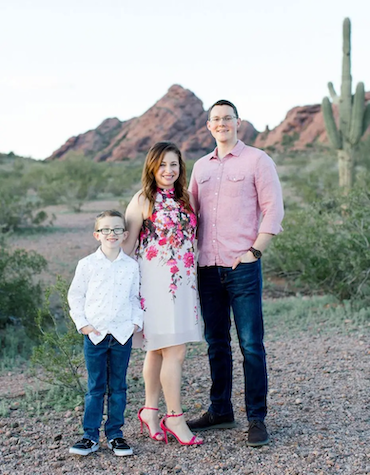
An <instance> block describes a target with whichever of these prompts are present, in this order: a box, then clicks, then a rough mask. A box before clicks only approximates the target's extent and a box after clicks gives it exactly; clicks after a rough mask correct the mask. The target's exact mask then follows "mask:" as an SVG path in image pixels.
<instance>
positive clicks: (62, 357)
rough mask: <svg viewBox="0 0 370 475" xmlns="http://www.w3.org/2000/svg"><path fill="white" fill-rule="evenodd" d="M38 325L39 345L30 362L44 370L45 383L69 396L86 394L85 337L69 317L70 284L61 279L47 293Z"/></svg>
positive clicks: (38, 318) (37, 319) (37, 318)
mask: <svg viewBox="0 0 370 475" xmlns="http://www.w3.org/2000/svg"><path fill="white" fill-rule="evenodd" d="M51 300H52V302H51ZM50 322H51V324H50ZM36 326H37V329H38V331H39V335H40V345H39V346H36V347H35V348H34V349H33V354H32V357H31V361H32V364H33V365H34V366H36V367H41V368H42V369H43V376H42V380H43V381H45V382H47V383H49V384H51V385H54V386H59V387H61V388H64V389H65V390H66V391H67V392H68V393H72V394H80V395H82V394H84V392H85V383H84V381H83V378H82V374H81V370H82V368H83V366H84V358H83V352H82V347H83V336H82V335H81V334H79V333H78V332H77V330H76V327H75V325H74V324H73V322H72V320H71V318H70V316H69V309H68V302H67V285H66V282H65V281H64V280H63V279H61V278H60V277H59V278H58V279H57V282H56V284H55V285H53V286H50V287H49V288H48V289H47V290H46V292H45V299H44V306H43V308H42V309H40V310H39V312H38V314H37V317H36Z"/></svg>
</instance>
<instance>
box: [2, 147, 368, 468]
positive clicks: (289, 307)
mask: <svg viewBox="0 0 370 475" xmlns="http://www.w3.org/2000/svg"><path fill="white" fill-rule="evenodd" d="M270 154H271V155H272V157H273V158H274V160H275V162H276V164H277V167H278V172H279V175H280V178H281V182H282V186H283V190H284V196H285V206H286V217H285V219H284V223H283V226H284V232H283V233H282V234H281V235H279V236H277V237H276V238H275V239H274V240H273V244H272V245H271V247H270V248H269V250H268V252H267V253H266V255H265V256H264V262H263V264H264V274H265V322H266V340H267V345H268V346H269V347H270V351H271V352H272V353H274V351H275V345H276V348H278V347H279V348H280V347H281V345H282V344H283V345H288V346H289V341H296V342H298V340H299V339H303V340H302V341H304V342H305V343H304V344H307V345H311V343H312V342H314V341H316V340H315V338H317V335H327V338H328V339H330V338H332V337H333V338H334V340H335V339H339V340H340V341H342V340H341V338H342V337H343V338H345V337H346V335H347V336H348V338H354V339H358V338H360V340H359V341H364V340H362V339H361V338H365V339H366V338H368V335H369V330H370V310H369V299H370V281H369V274H370V271H369V269H370V246H369V242H370V212H369V209H370V206H369V205H370V192H369V189H368V185H367V184H368V183H369V178H370V177H369V173H370V168H369V165H370V164H369V156H370V140H369V139H367V140H364V141H362V142H361V143H360V144H359V146H358V148H357V149H356V165H355V168H356V175H355V176H356V180H355V182H354V185H353V187H352V190H351V191H350V192H346V193H343V192H342V190H341V189H340V187H338V162H337V157H336V152H335V151H334V150H331V149H328V148H324V147H319V146H316V145H313V146H312V147H309V148H307V150H306V151H301V152H297V151H292V150H289V148H288V145H287V144H286V146H285V149H284V151H283V152H278V151H276V150H275V151H272V152H270ZM192 165H193V163H192V162H188V165H187V166H188V170H187V171H188V176H190V172H191V168H192ZM141 168H142V162H141V161H140V160H139V161H137V162H136V161H124V162H120V163H104V162H101V163H95V162H92V161H90V160H88V159H86V158H84V157H81V156H71V157H69V159H67V160H63V161H59V162H58V161H54V162H35V161H33V160H30V159H25V158H22V157H17V156H8V155H0V185H1V186H0V202H1V207H0V213H1V214H0V229H1V236H0V299H1V307H0V357H1V366H0V377H1V375H4V378H5V376H6V375H7V374H13V375H15V377H17V375H18V376H20V375H27V377H30V378H31V377H32V378H34V377H37V379H36V380H34V381H37V382H36V383H33V385H31V386H29V387H27V385H26V388H25V389H24V390H23V391H18V396H16V397H14V396H9V399H7V398H4V399H3V400H2V403H1V404H0V416H1V420H2V421H5V422H2V424H3V426H6V425H7V424H8V422H7V421H8V420H12V419H11V417H12V415H13V414H14V408H15V407H16V408H17V410H19V414H21V413H23V414H27V417H28V418H31V419H32V418H35V420H38V419H41V420H42V418H43V417H44V416H43V415H44V414H45V413H48V414H58V413H60V411H62V413H63V414H64V413H66V414H67V413H68V411H72V412H71V414H75V415H76V417H77V418H78V417H80V409H81V407H82V405H83V395H84V390H85V384H86V383H85V372H84V367H83V358H82V353H81V336H80V335H79V334H78V333H77V332H76V331H75V328H74V327H73V325H72V324H71V321H70V318H69V315H68V308H67V306H66V289H67V287H68V284H69V282H70V280H71V278H72V274H73V270H74V268H75V265H76V262H77V259H80V258H82V257H83V256H84V255H86V254H88V253H90V252H92V251H93V249H94V242H93V240H92V239H91V240H90V241H89V238H90V237H91V225H92V222H93V217H94V215H95V214H97V213H98V212H99V211H101V210H102V209H103V208H106V207H107V206H109V207H113V206H114V207H117V208H121V209H124V207H125V205H126V203H127V202H128V200H129V198H130V197H131V196H132V194H133V193H134V191H136V190H137V189H138V187H139V182H140V175H141ZM46 242H47V243H49V244H48V246H49V247H48V249H49V250H48V252H46V250H45V243H46ZM58 253H59V254H58ZM361 335H362V336H361ZM364 335H365V337H364ZM334 340H333V341H334ZM351 341H352V340H351ZM356 341H357V340H356ZM297 345H298V346H297ZM297 345H296V344H295V343H292V347H294V348H296V350H295V351H297V352H298V353H299V349H298V348H299V345H300V343H297ZM236 351H237V350H236ZM298 353H297V354H298ZM276 354H278V350H277V349H276ZM280 356H281V355H280ZM283 358H286V356H284V357H283ZM142 359H143V355H142V353H141V352H139V351H137V350H135V351H134V352H133V355H132V363H131V370H130V373H129V387H130V403H129V404H128V409H127V411H128V412H127V417H130V416H132V417H134V416H135V414H134V410H133V409H132V407H136V406H137V405H138V404H139V403H140V401H141V399H142V398H143V381H142V378H141V374H140V373H141V363H142ZM198 360H199V361H203V360H204V361H203V363H202V364H203V365H206V347H205V344H198V345H196V344H194V345H189V350H188V356H187V361H188V363H187V364H188V365H189V366H188V370H187V371H188V372H189V376H187V377H186V378H187V379H186V378H185V381H187V382H188V384H189V387H190V388H191V389H190V392H191V394H192V396H191V397H190V398H188V399H186V398H185V401H186V407H185V408H184V409H185V410H189V411H193V413H196V412H197V411H198V412H199V402H197V401H196V394H197V388H199V387H201V386H202V384H203V383H202V381H203V380H202V379H201V378H202V376H201V371H200V372H199V374H198V376H196V374H195V373H194V374H192V371H193V369H190V367H191V368H195V369H194V371H197V370H196V365H195V366H194V364H195V361H198ZM303 360H305V358H303V355H302V364H303ZM283 362H284V359H283ZM315 364H316V363H315ZM317 364H318V363H317ZM338 365H339V363H338ZM338 365H337V366H338ZM334 366H335V367H336V363H335V364H334ZM203 371H204V367H203ZM271 371H272V370H271ZM284 371H285V370H283V372H284ZM297 377H298V376H297ZM20 380H22V378H21V379H20ZM280 383H281V384H283V385H284V382H283V380H282V381H280ZM280 383H279V384H280ZM272 384H273V385H274V384H275V383H274V379H272ZM18 389H19V388H18ZM203 389H204V391H203V393H202V394H203V395H202V401H203V400H204V401H203V402H204V404H207V397H206V396H207V391H208V387H206V385H205V386H204V388H203ZM239 390H240V391H241V393H240V394H242V389H241V388H240V389H239ZM274 391H280V390H279V388H277V389H276V388H275V389H274V386H273V389H272V394H273V392H274ZM287 391H288V389H287ZM288 393H289V391H288ZM288 393H287V394H288ZM271 397H272V396H271ZM295 400H296V401H298V402H295V403H294V402H293V404H296V405H298V406H299V404H301V403H300V402H299V401H300V400H301V399H300V397H299V396H297V397H296V398H295ZM338 404H339V403H338ZM338 407H339V406H338ZM22 411H23V412H22ZM66 411H67V412H66ZM50 417H51V416H50ZM53 417H54V416H53ZM55 417H57V416H55ZM297 417H298V416H297ZM9 418H10V419H9ZM32 420H34V419H32ZM71 420H72V419H71ZM73 420H74V419H73ZM61 422H62V423H63V420H62V421H61ZM3 426H1V425H0V434H1V430H2V429H1V427H3ZM75 426H76V430H79V423H78V424H75ZM128 427H130V425H129V426H128ZM215 443H216V442H215ZM6 447H7V446H5V448H6ZM4 450H5V449H4ZM333 467H335V464H334V465H333ZM333 470H334V469H333ZM35 473H41V472H35ZM55 473H57V472H55ZM97 473H98V472H97ZM112 473H113V472H112ZM114 473H115V472H114ZM117 473H118V472H117ZM120 473H122V472H120ZM123 473H126V472H123ZM135 473H136V472H135ZM138 473H139V472H138ZM145 473H146V472H145ZM147 473H155V472H150V471H148V472H147ZM158 473H159V472H158ZM168 473H172V472H168ZM179 473H180V472H179ZM186 473H187V472H186ZM200 473H203V472H200ZM209 473H211V472H209ZM212 473H213V472H212ZM214 473H218V472H217V471H215V472H214ZM232 473H239V472H237V471H235V472H232ZM250 473H252V472H250ZM254 473H259V472H254ZM261 473H262V472H261ZM266 473H267V472H266ZM276 473H290V472H276ZM292 473H293V472H292ZM296 473H303V472H296ZM312 473H320V472H319V471H317V472H312ZM323 473H324V472H323ZM325 473H326V472H325ZM330 473H351V472H345V471H343V472H340V471H337V472H336V471H335V470H334V471H333V472H330ZM353 473H357V472H353ZM359 473H360V472H359Z"/></svg>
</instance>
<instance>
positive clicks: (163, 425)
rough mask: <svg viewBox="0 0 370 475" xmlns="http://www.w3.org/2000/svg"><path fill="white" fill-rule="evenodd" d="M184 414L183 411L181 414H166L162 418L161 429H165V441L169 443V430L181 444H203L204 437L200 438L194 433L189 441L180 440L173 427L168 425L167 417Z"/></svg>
mask: <svg viewBox="0 0 370 475" xmlns="http://www.w3.org/2000/svg"><path fill="white" fill-rule="evenodd" d="M183 415H184V413H183V412H182V413H181V414H166V416H165V417H164V418H163V419H162V420H161V424H160V426H161V429H162V430H163V433H164V441H165V442H166V444H168V438H167V432H169V433H170V434H171V435H173V436H174V437H175V438H176V439H177V442H178V443H179V444H181V445H201V444H203V439H200V438H199V437H197V436H196V435H193V437H192V438H191V439H190V440H189V442H184V441H182V440H180V438H179V437H178V436H177V435H176V434H175V433H174V432H173V431H172V430H171V429H169V428H168V427H167V426H166V419H167V418H168V417H180V416H183Z"/></svg>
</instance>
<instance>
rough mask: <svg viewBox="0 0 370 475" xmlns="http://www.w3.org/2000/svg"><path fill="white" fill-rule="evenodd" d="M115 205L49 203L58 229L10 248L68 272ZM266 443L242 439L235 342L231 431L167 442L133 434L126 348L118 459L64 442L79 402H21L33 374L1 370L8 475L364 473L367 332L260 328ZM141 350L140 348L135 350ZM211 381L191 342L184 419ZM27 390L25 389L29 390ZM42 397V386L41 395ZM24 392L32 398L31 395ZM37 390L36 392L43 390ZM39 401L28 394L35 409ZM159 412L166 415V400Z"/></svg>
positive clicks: (133, 378) (368, 424)
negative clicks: (96, 222) (78, 208)
mask: <svg viewBox="0 0 370 475" xmlns="http://www.w3.org/2000/svg"><path fill="white" fill-rule="evenodd" d="M112 207H118V203H117V202H99V203H89V204H88V206H86V207H85V209H84V212H82V213H80V214H78V215H76V214H72V213H70V212H68V211H67V210H65V209H64V208H63V207H55V208H54V212H56V213H57V219H56V221H55V229H54V230H52V231H50V232H46V233H37V234H34V235H27V236H21V237H17V238H16V239H15V240H13V245H14V246H17V247H22V248H25V249H28V250H30V249H34V250H36V251H37V252H39V253H40V254H42V255H44V256H45V258H46V259H47V260H48V262H49V263H50V264H49V269H48V271H47V273H45V275H44V276H43V278H44V279H49V280H52V279H53V278H54V277H55V275H56V274H57V273H58V274H61V275H63V276H64V277H65V278H66V279H67V280H68V279H70V278H71V277H72V274H73V270H74V268H75V265H76V263H77V260H78V259H80V258H82V257H84V256H85V255H87V254H88V253H90V252H93V251H94V250H95V248H96V244H95V241H94V239H93V237H92V234H91V233H92V227H93V218H94V216H95V215H96V214H97V213H98V212H100V211H102V210H103V209H107V208H112ZM266 350H267V360H268V370H269V397H268V406H269V412H268V416H267V419H266V424H267V426H268V429H269V431H270V434H271V443H270V444H269V445H268V446H265V447H263V448H261V449H252V448H249V447H247V446H246V443H245V441H246V432H247V423H246V415H245V409H244V387H243V376H242V359H241V355H240V351H239V349H238V346H237V342H236V341H235V339H234V340H233V354H234V389H233V403H234V410H235V416H236V420H237V428H236V429H233V430H223V431H208V432H205V433H203V434H202V436H204V439H205V443H204V445H203V446H199V447H182V446H180V445H179V444H178V443H177V442H176V441H175V440H174V439H171V440H170V441H169V444H168V445H165V444H164V443H163V442H153V441H151V440H150V439H149V438H148V437H147V435H146V433H144V434H143V435H141V434H140V426H139V422H138V420H137V417H136V413H137V411H138V409H139V408H140V406H141V405H142V404H143V402H144V388H143V385H142V380H141V361H142V355H139V354H138V353H133V357H132V359H131V363H130V368H129V382H130V386H129V391H128V401H127V413H126V423H125V428H124V436H125V438H126V439H127V441H128V442H129V444H130V445H131V446H132V448H133V451H134V455H133V456H132V457H122V458H120V457H115V456H114V454H112V453H111V452H110V451H109V449H108V448H107V446H106V441H105V440H104V436H103V433H102V434H101V448H100V450H99V451H98V452H96V453H94V454H91V455H89V456H87V457H79V456H71V455H69V454H68V448H69V447H70V445H72V444H73V443H74V442H75V441H76V440H77V439H78V438H79V437H80V435H81V417H82V407H81V406H77V407H76V408H75V409H74V410H68V411H63V412H56V411H55V410H53V409H52V408H48V409H43V410H40V411H37V410H35V411H33V412H32V413H31V412H30V411H27V410H25V408H24V407H25V405H24V403H23V401H24V399H25V398H26V396H27V393H28V394H30V391H31V389H30V388H33V389H34V390H37V389H40V387H39V382H38V380H36V379H34V378H33V377H31V376H30V375H29V373H28V371H27V370H26V369H25V368H16V369H13V370H11V371H3V372H2V373H0V400H1V402H0V409H1V411H2V413H4V415H3V416H2V417H0V473H1V474H3V475H6V474H8V475H10V474H14V473H16V474H27V475H33V474H43V475H44V474H45V475H49V474H70V475H72V474H89V475H95V474H103V473H105V474H117V475H118V474H135V475H149V474H192V475H197V474H204V475H206V474H207V475H208V474H224V473H228V474H245V475H247V474H249V475H251V474H257V475H286V474H292V475H301V474H302V475H311V474H320V475H325V474H333V475H337V474H348V475H356V474H370V370H369V367H370V366H369V359H370V341H369V333H368V332H366V333H365V332H363V331H360V330H359V331H353V332H344V331H343V330H340V329H333V328H331V329H325V328H322V329H321V330H320V332H315V333H314V332H302V333H298V334H294V335H293V334H292V333H291V332H289V331H287V332H286V333H285V334H284V335H283V336H281V337H278V338H277V337H276V336H274V334H273V332H272V331H269V329H268V328H267V332H266ZM135 351H138V350H135ZM209 387H210V378H209V371H208V359H207V353H206V344H205V343H202V344H197V345H194V344H191V345H189V348H188V356H187V359H186V362H185V367H184V377H183V406H184V409H185V410H186V412H187V417H188V418H192V417H194V416H196V415H199V414H200V413H202V411H203V410H206V409H207V406H208V393H209ZM31 394H32V391H31ZM40 394H42V393H40ZM28 397H29V396H28ZM41 397H42V396H41ZM36 405H37V400H35V406H36ZM160 412H161V414H162V415H163V413H164V404H163V401H162V403H161V406H160Z"/></svg>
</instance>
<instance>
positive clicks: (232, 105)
mask: <svg viewBox="0 0 370 475" xmlns="http://www.w3.org/2000/svg"><path fill="white" fill-rule="evenodd" d="M215 106H230V107H232V109H233V111H234V114H235V116H236V118H237V119H239V114H238V109H237V108H236V107H235V106H234V104H233V103H232V102H230V101H227V100H226V99H220V100H219V101H217V102H215V103H214V104H213V105H212V106H211V107H210V108H209V109H208V119H209V118H210V117H211V112H212V109H213V108H214V107H215Z"/></svg>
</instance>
